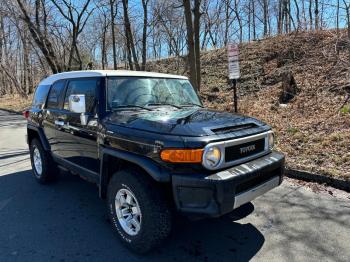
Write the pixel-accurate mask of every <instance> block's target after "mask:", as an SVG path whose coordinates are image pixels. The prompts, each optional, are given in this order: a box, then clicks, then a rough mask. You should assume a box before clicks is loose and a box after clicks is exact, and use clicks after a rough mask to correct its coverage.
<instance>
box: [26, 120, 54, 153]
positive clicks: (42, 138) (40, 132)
mask: <svg viewBox="0 0 350 262" xmlns="http://www.w3.org/2000/svg"><path fill="white" fill-rule="evenodd" d="M28 129H30V130H33V131H35V132H36V133H37V134H38V135H39V139H40V142H41V144H42V146H43V148H44V150H45V151H50V150H51V148H50V144H49V142H48V141H47V139H46V136H45V134H44V131H43V129H42V128H41V127H36V126H32V125H27V135H29V134H28V133H29V132H28ZM28 142H29V140H28Z"/></svg>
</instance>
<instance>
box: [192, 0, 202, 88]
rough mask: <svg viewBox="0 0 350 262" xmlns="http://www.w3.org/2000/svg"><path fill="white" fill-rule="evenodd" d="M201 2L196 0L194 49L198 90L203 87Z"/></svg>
mask: <svg viewBox="0 0 350 262" xmlns="http://www.w3.org/2000/svg"><path fill="white" fill-rule="evenodd" d="M200 4H201V0H195V1H194V23H193V26H194V49H195V58H196V76H197V77H196V78H197V90H198V91H200V87H201V58H200V37H199V33H200V16H201V14H200Z"/></svg>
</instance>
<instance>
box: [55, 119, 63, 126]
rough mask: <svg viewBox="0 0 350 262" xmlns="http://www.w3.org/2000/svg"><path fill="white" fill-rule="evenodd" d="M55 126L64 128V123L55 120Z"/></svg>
mask: <svg viewBox="0 0 350 262" xmlns="http://www.w3.org/2000/svg"><path fill="white" fill-rule="evenodd" d="M55 125H56V126H64V121H62V120H55Z"/></svg>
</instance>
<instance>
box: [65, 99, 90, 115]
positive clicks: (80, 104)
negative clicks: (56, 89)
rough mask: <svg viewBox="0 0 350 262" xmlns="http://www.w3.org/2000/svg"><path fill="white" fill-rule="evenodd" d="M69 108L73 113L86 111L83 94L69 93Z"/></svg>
mask: <svg viewBox="0 0 350 262" xmlns="http://www.w3.org/2000/svg"><path fill="white" fill-rule="evenodd" d="M69 110H70V111H71V112H74V113H82V114H84V113H85V112H86V104H85V95H70V96H69Z"/></svg>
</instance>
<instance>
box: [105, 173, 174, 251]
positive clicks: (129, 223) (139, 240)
mask: <svg viewBox="0 0 350 262" xmlns="http://www.w3.org/2000/svg"><path fill="white" fill-rule="evenodd" d="M107 201H108V209H109V217H110V220H111V222H112V226H113V228H114V229H115V231H116V232H117V234H118V236H119V238H120V240H121V241H122V243H123V244H124V245H126V246H127V247H128V248H129V249H131V250H132V251H133V252H135V253H140V254H142V253H146V252H148V251H150V250H151V249H153V248H155V247H156V246H158V245H160V244H161V243H162V241H163V240H164V239H166V238H167V237H168V235H169V234H170V232H171V225H172V223H171V220H172V216H171V212H170V208H169V206H168V203H167V201H166V199H165V196H164V195H163V194H162V192H161V190H160V189H159V188H158V185H157V184H156V183H155V182H153V181H152V180H151V179H150V178H148V177H147V175H146V174H144V173H143V172H142V171H136V170H123V171H119V172H117V173H115V174H114V175H113V177H112V178H111V180H110V183H109V185H108V196H107Z"/></svg>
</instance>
